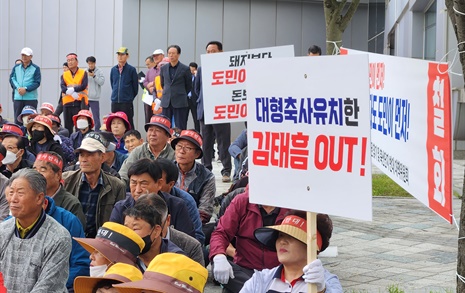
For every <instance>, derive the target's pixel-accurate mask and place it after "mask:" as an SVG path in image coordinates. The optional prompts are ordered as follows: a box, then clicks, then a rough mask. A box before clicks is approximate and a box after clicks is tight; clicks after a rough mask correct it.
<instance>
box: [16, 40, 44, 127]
mask: <svg viewBox="0 0 465 293" xmlns="http://www.w3.org/2000/svg"><path fill="white" fill-rule="evenodd" d="M32 55H33V52H32V50H31V48H23V49H22V50H21V61H22V62H21V63H18V64H16V65H15V66H14V67H13V70H12V71H11V74H10V84H11V87H12V88H13V92H14V115H15V116H14V117H18V116H19V114H21V110H22V109H23V108H24V106H32V107H34V108H37V96H38V94H37V88H38V87H39V86H40V81H41V74H40V67H39V66H37V65H35V64H34V63H32ZM20 123H22V121H21V122H20Z"/></svg>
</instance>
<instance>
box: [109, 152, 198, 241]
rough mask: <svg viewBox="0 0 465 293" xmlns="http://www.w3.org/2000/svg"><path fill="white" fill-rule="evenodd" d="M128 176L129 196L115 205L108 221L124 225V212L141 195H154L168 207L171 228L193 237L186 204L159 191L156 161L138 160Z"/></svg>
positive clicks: (192, 227) (158, 173)
mask: <svg viewBox="0 0 465 293" xmlns="http://www.w3.org/2000/svg"><path fill="white" fill-rule="evenodd" d="M128 176H129V188H130V190H131V196H129V197H127V198H126V199H125V200H122V201H119V202H117V203H116V204H115V207H114V208H113V211H112V212H111V216H110V221H112V222H116V223H121V224H122V223H124V211H125V210H126V209H128V208H130V207H132V206H134V204H135V203H136V202H137V200H138V199H139V197H140V196H142V195H143V194H146V193H156V194H158V195H159V196H160V197H161V198H163V199H164V200H165V202H166V204H167V205H168V208H169V210H170V214H171V223H172V224H173V226H174V227H175V228H176V229H178V230H179V231H182V232H185V233H186V234H188V235H191V236H193V237H194V236H195V230H194V226H193V224H192V220H191V218H190V217H189V213H188V211H187V207H186V203H185V202H184V201H183V200H182V199H180V198H178V197H176V196H172V195H171V194H169V193H165V192H161V191H160V190H161V187H162V183H161V182H162V169H161V167H160V166H159V164H158V162H157V161H153V160H150V159H148V158H144V159H140V160H139V161H137V162H135V163H134V164H132V165H131V168H129V172H128Z"/></svg>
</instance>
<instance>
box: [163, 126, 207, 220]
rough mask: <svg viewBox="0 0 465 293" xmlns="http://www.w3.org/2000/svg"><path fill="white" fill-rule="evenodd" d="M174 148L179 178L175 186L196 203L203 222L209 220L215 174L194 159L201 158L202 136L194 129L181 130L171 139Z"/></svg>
mask: <svg viewBox="0 0 465 293" xmlns="http://www.w3.org/2000/svg"><path fill="white" fill-rule="evenodd" d="M171 146H172V147H173V149H175V154H176V163H177V166H178V169H179V178H178V180H177V182H176V187H178V188H180V189H182V190H184V191H187V192H188V193H190V195H192V197H193V198H194V199H195V202H196V203H197V207H198V209H199V213H200V219H201V220H202V223H203V224H206V223H208V222H209V221H210V218H211V216H212V213H213V199H214V197H215V192H216V187H215V176H214V175H213V173H212V172H210V171H209V170H208V169H207V168H205V167H204V166H203V165H202V164H200V163H197V162H196V161H195V160H196V159H200V158H202V155H203V152H202V136H201V135H200V134H199V133H198V132H197V131H195V130H193V129H192V130H183V131H181V135H180V136H179V137H177V138H175V139H173V140H172V141H171Z"/></svg>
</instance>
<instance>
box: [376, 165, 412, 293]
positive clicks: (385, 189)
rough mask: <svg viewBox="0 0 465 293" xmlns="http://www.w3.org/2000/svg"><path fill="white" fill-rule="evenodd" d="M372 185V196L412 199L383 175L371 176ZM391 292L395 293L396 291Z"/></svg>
mask: <svg viewBox="0 0 465 293" xmlns="http://www.w3.org/2000/svg"><path fill="white" fill-rule="evenodd" d="M372 184H373V187H372V188H373V196H398V197H412V196H411V195H410V193H408V192H407V191H405V190H404V189H403V188H402V187H400V186H399V184H397V183H395V182H394V181H393V180H392V179H391V178H389V177H388V176H387V175H384V174H373V177H372ZM393 292H395V293H397V292H396V291H393Z"/></svg>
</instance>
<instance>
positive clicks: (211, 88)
mask: <svg viewBox="0 0 465 293" xmlns="http://www.w3.org/2000/svg"><path fill="white" fill-rule="evenodd" d="M280 57H294V46H293V45H289V46H279V47H270V48H260V49H248V50H240V51H230V52H223V53H215V54H204V55H202V56H200V58H201V61H202V88H203V103H204V118H205V124H216V123H227V122H240V121H246V118H247V91H246V80H247V71H246V64H247V63H248V62H249V61H250V60H255V59H273V58H280ZM268 70H269V71H272V72H274V73H275V74H276V75H280V74H281V70H280V68H268Z"/></svg>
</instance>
